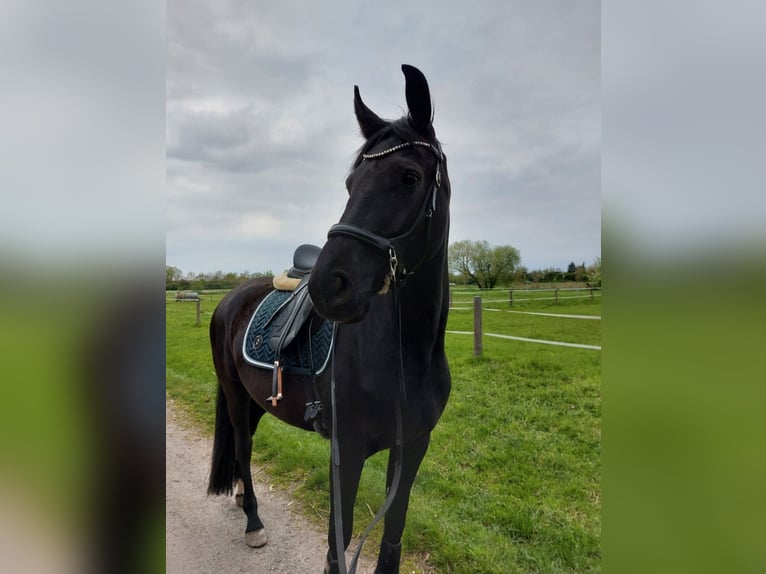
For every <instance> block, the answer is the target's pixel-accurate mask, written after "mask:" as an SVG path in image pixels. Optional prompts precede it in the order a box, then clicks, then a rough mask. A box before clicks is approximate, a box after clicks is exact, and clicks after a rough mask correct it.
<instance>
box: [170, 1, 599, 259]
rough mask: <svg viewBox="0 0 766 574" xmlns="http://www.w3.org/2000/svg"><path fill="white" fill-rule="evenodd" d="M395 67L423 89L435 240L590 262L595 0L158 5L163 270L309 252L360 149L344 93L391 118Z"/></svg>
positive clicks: (397, 93)
mask: <svg viewBox="0 0 766 574" xmlns="http://www.w3.org/2000/svg"><path fill="white" fill-rule="evenodd" d="M403 63H408V64H412V65H415V66H416V67H418V68H420V69H421V70H422V71H423V72H424V74H425V75H426V77H427V79H428V81H429V84H430V87H431V95H432V98H433V101H434V113H435V118H434V126H435V128H436V133H437V137H439V139H440V141H441V142H442V144H443V146H444V150H445V152H446V154H447V156H448V157H449V168H450V180H451V182H452V190H453V197H452V206H451V213H452V219H451V220H452V227H451V233H450V241H451V242H452V241H457V240H462V239H471V240H487V241H488V242H489V243H491V244H493V245H501V244H510V245H513V246H514V247H516V248H517V249H519V251H520V252H521V258H522V264H523V265H525V266H527V267H528V268H530V269H538V268H545V267H559V268H564V269H565V268H566V266H567V265H568V264H569V262H571V261H574V262H575V263H577V264H580V263H582V262H585V263H586V264H590V263H592V262H593V260H594V259H595V258H596V257H597V256H600V254H601V246H600V242H601V235H600V232H601V227H600V226H601V222H600V217H601V201H600V143H601V107H600V4H599V2H595V1H581V2H569V1H566V0H560V1H553V0H546V1H529V2H522V1H519V0H514V1H504V0H503V1H501V0H495V1H484V2H474V3H472V4H471V8H468V4H466V3H465V2H458V1H456V0H448V1H434V0H429V1H427V2H417V3H416V2H401V3H400V2H398V1H395V2H385V3H383V2H381V3H376V4H373V3H369V2H356V1H351V0H348V1H347V0H333V1H332V2H306V1H297V0H292V1H283V2H279V3H277V2H265V1H245V0H225V1H220V2H204V1H200V0H191V1H189V0H184V1H183V2H181V1H180V0H168V3H167V68H166V74H167V76H166V81H167V83H166V86H167V88H166V89H167V126H166V141H167V245H166V261H167V264H168V265H174V266H176V267H178V268H180V269H181V270H182V271H183V272H184V273H188V272H194V273H198V272H202V273H205V272H214V271H218V270H221V271H224V272H228V271H234V272H242V271H250V272H255V271H265V270H271V271H273V272H280V271H282V270H283V269H284V268H286V267H289V265H290V261H291V256H292V251H293V249H294V248H295V246H297V245H298V244H300V243H315V244H317V245H322V244H323V243H324V241H325V236H326V232H327V229H328V228H329V227H330V225H332V224H333V223H335V222H337V220H338V218H339V217H340V214H341V212H342V210H343V206H344V203H345V198H346V196H345V189H344V179H345V177H346V175H347V172H348V168H349V166H350V164H351V162H352V160H353V158H354V154H355V151H356V150H357V149H358V148H359V146H360V145H361V144H362V139H361V136H360V135H359V131H358V126H357V124H356V120H355V118H354V114H353V105H352V103H353V86H354V85H355V84H357V85H359V88H360V91H361V94H362V98H363V99H364V101H365V103H366V104H367V105H368V106H369V107H370V108H372V109H373V110H374V111H375V112H376V113H377V114H378V115H380V116H381V117H384V118H389V119H394V118H398V117H400V116H401V115H403V113H405V111H406V103H405V98H404V76H403V75H402V73H401V70H400V66H401V64H403Z"/></svg>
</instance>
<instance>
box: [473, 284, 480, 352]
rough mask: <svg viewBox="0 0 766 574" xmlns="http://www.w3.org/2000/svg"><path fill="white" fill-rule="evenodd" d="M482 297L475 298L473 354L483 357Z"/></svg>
mask: <svg viewBox="0 0 766 574" xmlns="http://www.w3.org/2000/svg"><path fill="white" fill-rule="evenodd" d="M481 352H482V348H481V297H474V298H473V355H474V357H481Z"/></svg>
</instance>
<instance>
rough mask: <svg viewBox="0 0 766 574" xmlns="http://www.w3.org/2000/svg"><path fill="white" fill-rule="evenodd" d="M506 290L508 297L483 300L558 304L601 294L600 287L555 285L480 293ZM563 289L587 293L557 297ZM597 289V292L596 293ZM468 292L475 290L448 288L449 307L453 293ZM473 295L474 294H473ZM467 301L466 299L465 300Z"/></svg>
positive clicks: (509, 302)
mask: <svg viewBox="0 0 766 574" xmlns="http://www.w3.org/2000/svg"><path fill="white" fill-rule="evenodd" d="M505 291H507V292H508V299H489V300H487V301H485V303H506V302H507V303H508V305H509V306H511V307H513V303H514V302H516V303H523V302H526V301H555V302H556V304H557V305H558V303H559V299H561V300H563V299H588V298H590V300H591V301H593V299H594V297H600V296H601V287H556V288H553V289H486V290H483V291H481V292H482V293H487V292H488V293H492V294H494V293H502V292H505ZM561 291H564V292H568V291H589V292H590V294H589V295H562V296H561V297H559V292H561ZM597 291H598V293H596V292H597ZM514 292H516V293H519V292H521V293H528V294H531V293H545V292H551V293H553V297H522V298H519V297H518V296H516V298H514V296H513V294H514ZM463 293H465V294H469V293H473V294H475V293H476V291H475V290H474V291H469V290H466V291H460V290H456V289H452V290H450V293H449V297H450V307H452V300H453V294H461V295H462V294H463ZM474 296H475V295H474ZM466 303H467V301H466Z"/></svg>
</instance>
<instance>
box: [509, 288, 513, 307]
mask: <svg viewBox="0 0 766 574" xmlns="http://www.w3.org/2000/svg"><path fill="white" fill-rule="evenodd" d="M508 306H509V307H513V289H509V290H508Z"/></svg>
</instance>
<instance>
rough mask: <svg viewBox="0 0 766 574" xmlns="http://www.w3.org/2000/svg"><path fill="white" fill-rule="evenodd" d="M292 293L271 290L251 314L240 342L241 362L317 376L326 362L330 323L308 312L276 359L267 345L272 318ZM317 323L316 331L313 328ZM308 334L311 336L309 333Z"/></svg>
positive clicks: (328, 357) (328, 348)
mask: <svg viewBox="0 0 766 574" xmlns="http://www.w3.org/2000/svg"><path fill="white" fill-rule="evenodd" d="M293 293H294V292H293V291H278V290H277V291H272V292H271V293H269V294H268V295H267V296H266V297H265V298H264V299H263V301H261V303H260V305H258V308H257V309H256V310H255V313H253V317H252V318H251V319H250V323H249V325H248V327H247V332H246V333H245V340H244V342H243V343H242V352H243V354H244V356H245V360H246V361H247V362H248V363H250V364H252V365H255V366H256V367H261V368H263V369H271V370H274V362H275V361H276V360H277V359H279V365H280V366H281V367H282V368H283V370H284V372H285V373H287V374H291V373H292V374H299V375H311V374H312V372H313V373H314V374H317V375H318V374H321V373H322V372H323V371H324V369H325V367H327V365H328V363H329V362H330V353H331V351H332V343H333V323H332V321H327V320H325V319H321V318H320V317H319V316H318V315H317V314H316V313H312V314H311V315H310V316H309V319H308V320H307V321H306V323H305V324H304V325H303V326H302V327H301V330H300V332H299V334H298V336H296V337H295V339H294V340H293V341H292V342H291V343H290V344H289V345H288V346H287V347H286V348H284V349H282V353H281V356H280V357H277V354H276V352H275V351H274V350H273V349H272V348H271V345H269V339H270V338H271V329H272V326H273V325H274V323H273V322H272V319H273V317H274V316H275V315H276V314H277V313H279V311H280V310H282V308H283V307H285V306H286V305H287V303H288V301H289V299H290V297H291V296H292V295H293ZM318 323H321V324H320V325H319V327H318V328H317V327H316V325H317V324H318ZM312 331H314V332H313V334H312Z"/></svg>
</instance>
